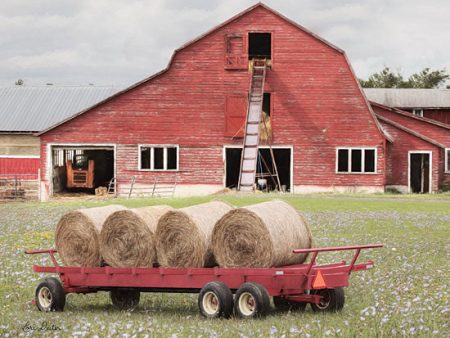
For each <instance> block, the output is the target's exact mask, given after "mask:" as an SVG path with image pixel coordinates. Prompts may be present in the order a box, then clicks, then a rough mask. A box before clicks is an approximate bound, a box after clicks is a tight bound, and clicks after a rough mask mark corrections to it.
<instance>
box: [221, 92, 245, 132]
mask: <svg viewBox="0 0 450 338" xmlns="http://www.w3.org/2000/svg"><path fill="white" fill-rule="evenodd" d="M246 115H247V96H228V97H227V98H226V103H225V136H231V137H244V128H245V117H246Z"/></svg>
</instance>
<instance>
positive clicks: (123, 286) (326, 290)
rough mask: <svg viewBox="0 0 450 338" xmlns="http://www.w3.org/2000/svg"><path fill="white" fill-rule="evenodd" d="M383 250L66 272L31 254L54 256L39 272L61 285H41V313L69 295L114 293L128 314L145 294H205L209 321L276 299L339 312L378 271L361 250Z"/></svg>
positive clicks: (263, 307)
mask: <svg viewBox="0 0 450 338" xmlns="http://www.w3.org/2000/svg"><path fill="white" fill-rule="evenodd" d="M382 246H383V245H381V244H369V245H355V246H342V247H329V248H312V249H296V250H294V253H311V254H312V256H311V259H310V262H309V263H306V264H297V265H288V266H282V267H275V268H220V267H214V268H166V267H157V268H118V267H109V266H105V267H66V266H60V265H59V264H58V262H57V260H56V258H55V253H56V252H57V251H56V250H54V249H48V250H30V251H26V253H27V254H45V253H47V254H49V255H50V258H51V260H52V262H53V266H41V265H33V271H35V272H40V273H56V274H58V275H59V278H60V280H61V283H60V282H59V281H58V280H57V279H56V278H46V279H45V280H44V281H43V282H41V283H40V284H39V286H38V288H37V289H36V298H35V302H36V304H37V305H38V308H39V309H40V310H46V311H48V310H61V311H62V310H63V308H64V304H65V295H66V294H68V293H92V292H98V291H110V293H111V299H112V301H113V304H114V305H116V306H118V307H119V308H123V309H125V308H132V307H134V306H136V305H137V303H138V302H139V294H140V292H171V293H199V294H200V295H199V307H200V311H201V313H202V314H203V315H205V316H206V317H220V316H224V317H227V316H229V315H230V314H231V312H232V310H233V307H234V310H235V312H237V313H238V314H239V315H241V316H242V317H253V316H257V315H261V314H263V313H265V312H266V311H267V308H268V306H269V305H268V303H269V300H270V298H269V297H270V296H271V297H273V300H274V304H275V306H276V307H281V308H304V306H306V304H307V303H310V304H311V306H312V307H313V309H314V310H316V311H321V310H327V311H329V310H339V309H340V308H342V307H343V305H344V293H343V289H342V288H343V287H347V286H348V285H349V276H350V274H351V273H352V272H356V271H362V270H368V269H371V268H373V267H374V262H373V261H371V260H369V261H367V262H365V263H356V261H357V259H358V256H359V254H360V252H361V250H363V249H371V248H380V247H382ZM348 250H354V251H355V252H354V255H353V258H352V260H351V262H350V263H347V262H345V261H342V262H339V263H334V264H325V265H317V264H316V258H317V256H318V254H319V253H320V252H330V251H348ZM42 288H44V289H42ZM42 290H44V291H42ZM43 293H45V294H44V295H43ZM233 293H234V294H236V297H234V298H236V300H234V299H233V296H232V294H233ZM244 296H245V297H244ZM205 297H206V298H205ZM242 297H244V298H245V301H244V302H242V301H241V298H242ZM225 303H226V304H225ZM244 303H246V304H247V306H245V304H244ZM327 303H331V304H328V306H327ZM341 303H342V304H341ZM208 306H209V308H208ZM205 307H206V310H205ZM230 307H231V311H230ZM239 307H246V309H242V308H241V309H239ZM205 311H206V313H205ZM242 311H244V313H242ZM246 314H247V315H246Z"/></svg>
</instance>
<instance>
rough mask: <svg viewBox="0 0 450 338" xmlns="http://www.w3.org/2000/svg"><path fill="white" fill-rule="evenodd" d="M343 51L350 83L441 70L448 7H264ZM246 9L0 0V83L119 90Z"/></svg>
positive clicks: (100, 0) (163, 1) (414, 2)
mask: <svg viewBox="0 0 450 338" xmlns="http://www.w3.org/2000/svg"><path fill="white" fill-rule="evenodd" d="M266 3H267V4H268V5H269V6H271V7H272V8H274V9H276V10H278V11H280V12H281V13H282V14H285V15H286V16H288V17H289V18H291V19H293V20H294V21H296V22H298V23H300V24H301V25H303V26H305V27H306V28H308V29H310V30H312V31H314V32H315V33H317V34H318V35H320V36H322V37H323V38H325V39H327V40H329V41H330V42H331V43H333V44H335V45H337V46H338V47H340V48H342V49H344V50H345V51H346V52H347V54H348V56H349V58H350V61H351V63H352V66H353V68H354V69H355V72H356V74H357V75H358V76H359V77H363V78H364V77H367V76H368V75H369V74H370V73H372V72H374V71H377V70H379V69H381V68H382V67H383V66H384V65H388V66H390V67H392V68H393V69H396V70H400V71H402V72H403V73H404V74H405V75H408V74H410V73H412V72H416V71H418V70H420V69H422V68H424V67H432V68H444V67H446V68H447V69H448V70H450V69H449V68H450V67H449V60H450V45H449V43H448V42H449V40H450V39H449V38H450V20H449V19H448V13H450V2H448V1H444V0H435V1H421V0H411V1H401V0H393V1H392V0H391V1H389V0H379V1H375V0H367V1H351V0H348V1H339V2H338V1H333V0H321V1H314V0H285V1H282V2H281V1H275V0H273V1H266ZM253 4H254V1H247V0H239V1H238V0H230V1H218V0H209V1H201V0H193V1H189V2H187V1H183V0H171V1H169V0H147V1H145V0H127V1H120V0H60V1H56V0H34V1H30V0H2V1H1V2H0V46H1V48H0V85H12V84H13V83H14V81H15V80H17V79H18V78H22V79H24V80H25V83H26V84H30V85H39V84H45V83H47V82H52V83H55V84H87V83H95V84H122V85H127V84H131V83H133V82H136V81H139V80H141V79H143V78H145V77H147V76H149V75H151V74H152V73H154V72H157V71H158V70H160V69H161V68H164V67H165V66H166V65H167V62H168V61H169V58H170V55H171V54H172V52H173V50H174V49H176V48H178V47H179V46H180V45H182V44H183V43H185V42H186V41H189V40H191V39H192V38H194V37H196V36H197V35H199V34H201V33H203V32H205V31H207V30H209V29H210V28H212V27H213V26H215V25H217V24H219V23H220V22H222V21H224V20H226V19H228V18H229V17H231V16H233V15H235V14H237V13H238V12H240V11H242V10H243V9H245V8H247V7H249V6H251V5H253Z"/></svg>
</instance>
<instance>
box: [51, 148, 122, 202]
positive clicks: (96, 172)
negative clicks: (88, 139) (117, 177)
mask: <svg viewBox="0 0 450 338" xmlns="http://www.w3.org/2000/svg"><path fill="white" fill-rule="evenodd" d="M51 149H52V150H51V151H52V157H51V167H50V170H51V173H50V174H51V177H52V181H51V184H52V193H53V194H64V195H65V194H95V189H96V188H99V187H104V189H103V191H105V189H106V190H107V189H108V186H109V183H110V182H111V180H112V179H113V177H114V173H115V149H114V146H87V145H86V146H81V145H80V146H59V145H58V146H52V147H51Z"/></svg>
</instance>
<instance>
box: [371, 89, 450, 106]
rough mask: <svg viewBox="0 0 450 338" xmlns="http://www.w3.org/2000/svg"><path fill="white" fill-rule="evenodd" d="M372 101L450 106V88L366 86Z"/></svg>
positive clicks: (405, 104) (391, 103)
mask: <svg viewBox="0 0 450 338" xmlns="http://www.w3.org/2000/svg"><path fill="white" fill-rule="evenodd" d="M364 93H365V94H366V96H367V98H368V99H369V100H370V101H374V102H377V103H380V104H383V105H386V106H390V107H398V108H450V89H420V88H364Z"/></svg>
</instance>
